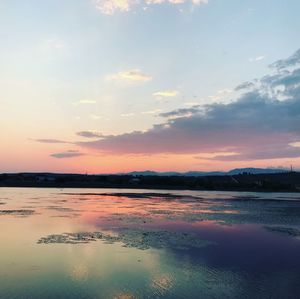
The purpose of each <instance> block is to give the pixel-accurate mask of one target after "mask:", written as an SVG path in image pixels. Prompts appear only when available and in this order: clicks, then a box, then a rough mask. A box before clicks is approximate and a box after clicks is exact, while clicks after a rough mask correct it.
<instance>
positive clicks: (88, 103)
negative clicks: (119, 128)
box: [73, 99, 97, 106]
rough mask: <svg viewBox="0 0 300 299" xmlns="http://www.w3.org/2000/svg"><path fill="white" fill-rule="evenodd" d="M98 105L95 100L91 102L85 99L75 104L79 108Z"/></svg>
mask: <svg viewBox="0 0 300 299" xmlns="http://www.w3.org/2000/svg"><path fill="white" fill-rule="evenodd" d="M94 104H97V101H95V100H90V99H83V100H80V101H78V102H74V103H73V105H75V106H78V105H94Z"/></svg>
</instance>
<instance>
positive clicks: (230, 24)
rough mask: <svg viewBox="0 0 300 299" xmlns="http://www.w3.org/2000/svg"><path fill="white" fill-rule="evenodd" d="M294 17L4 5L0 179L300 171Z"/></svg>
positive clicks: (125, 5)
mask: <svg viewBox="0 0 300 299" xmlns="http://www.w3.org/2000/svg"><path fill="white" fill-rule="evenodd" d="M299 11H300V1H298V0H289V1H286V0H264V1H261V0H251V1H250V0H243V1H240V0H43V1H40V0H27V1H22V0H0V38H1V46H0V133H1V136H2V140H1V144H0V172H24V171H28V172H29V171H32V172H34V171H49V172H68V173H71V172H78V173H119V172H127V171H133V170H156V171H190V170H201V171H211V170H229V169H232V168H236V167H239V168H240V167H276V168H277V167H286V168H287V167H290V165H293V166H294V168H300V39H299V29H300V18H299Z"/></svg>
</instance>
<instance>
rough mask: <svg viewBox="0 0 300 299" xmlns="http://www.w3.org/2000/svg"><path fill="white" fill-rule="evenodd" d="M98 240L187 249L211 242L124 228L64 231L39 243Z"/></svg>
mask: <svg viewBox="0 0 300 299" xmlns="http://www.w3.org/2000/svg"><path fill="white" fill-rule="evenodd" d="M96 240H103V241H104V242H105V243H107V244H113V243H116V242H121V243H123V246H124V247H133V248H137V249H141V250H146V249H150V248H156V249H162V248H172V249H181V250H187V249H190V248H202V247H205V246H208V245H211V244H215V243H212V242H209V241H207V240H202V239H199V237H198V236H197V235H196V234H194V233H187V232H170V231H146V230H129V229H128V230H127V229H124V230H122V231H121V232H119V233H118V235H110V234H106V233H103V232H81V233H63V234H57V235H49V236H47V237H43V238H41V239H39V240H38V242H37V243H38V244H55V243H56V244H57V243H61V244H84V243H90V242H93V241H96Z"/></svg>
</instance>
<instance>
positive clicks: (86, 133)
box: [76, 131, 104, 138]
mask: <svg viewBox="0 0 300 299" xmlns="http://www.w3.org/2000/svg"><path fill="white" fill-rule="evenodd" d="M76 135H78V136H81V137H85V138H101V137H104V135H103V134H101V133H99V132H94V131H81V132H77V133H76Z"/></svg>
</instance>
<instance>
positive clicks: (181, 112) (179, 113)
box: [159, 105, 200, 117]
mask: <svg viewBox="0 0 300 299" xmlns="http://www.w3.org/2000/svg"><path fill="white" fill-rule="evenodd" d="M199 108H200V105H195V106H192V107H191V108H180V109H177V110H173V111H170V112H164V113H160V114H159V116H162V117H179V116H186V115H190V114H194V113H198V112H199Z"/></svg>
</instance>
